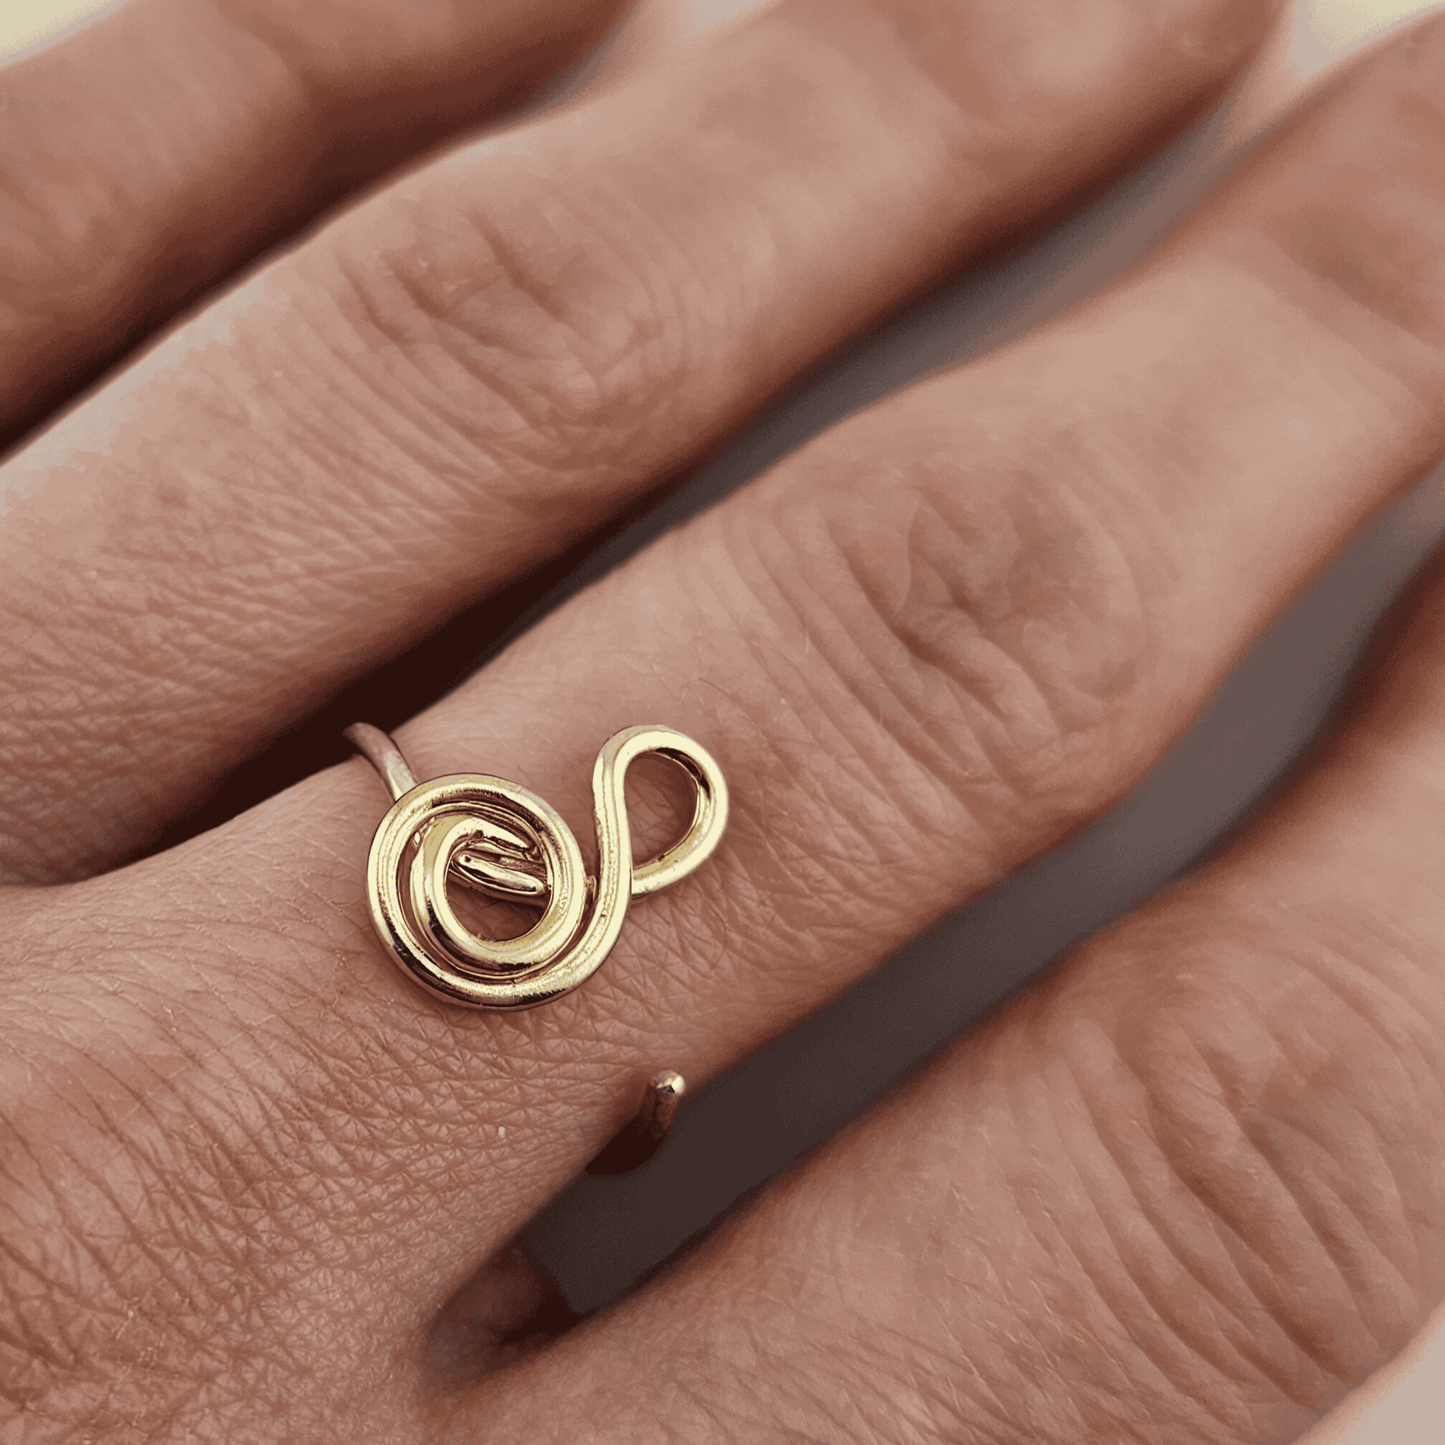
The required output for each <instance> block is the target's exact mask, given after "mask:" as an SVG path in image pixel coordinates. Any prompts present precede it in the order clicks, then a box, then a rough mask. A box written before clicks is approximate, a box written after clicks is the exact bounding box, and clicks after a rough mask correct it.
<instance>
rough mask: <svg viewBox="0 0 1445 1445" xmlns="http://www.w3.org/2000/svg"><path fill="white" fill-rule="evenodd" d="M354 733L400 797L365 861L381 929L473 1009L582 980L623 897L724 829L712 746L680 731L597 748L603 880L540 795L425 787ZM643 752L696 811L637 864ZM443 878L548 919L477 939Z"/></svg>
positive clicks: (636, 733)
mask: <svg viewBox="0 0 1445 1445" xmlns="http://www.w3.org/2000/svg"><path fill="white" fill-rule="evenodd" d="M346 737H347V738H348V739H350V741H351V742H352V743H353V744H354V745H355V746H356V749H357V751H358V752H360V753H361V754H362V755H363V756H364V757H366V759H367V760H368V761H369V762H370V763H371V764H372V766H373V767H374V768H375V769H376V770H377V772H378V773H379V774H380V775H381V778H382V780H383V781H384V782H385V783H386V785H387V787H388V789H389V790H390V792H391V795H392V798H393V799H394V801H393V803H392V806H391V809H390V810H389V811H388V812H387V814H386V816H385V817H384V818H383V819H382V820H381V823H380V825H379V826H378V827H377V830H376V836H375V837H374V838H373V839H372V843H371V856H370V858H369V859H368V861H367V870H366V877H367V897H368V902H369V904H370V907H371V920H372V923H373V925H374V926H375V928H376V932H377V936H378V937H379V938H380V939H381V941H382V942H383V943H384V944H385V945H386V947H387V950H388V952H389V953H390V954H391V956H392V957H393V958H394V959H395V960H396V962H397V964H398V965H399V966H400V967H401V968H402V969H403V970H404V971H405V972H406V973H407V974H409V975H410V976H411V977H412V978H413V979H415V980H416V982H417V983H419V984H421V985H422V987H423V988H425V989H427V990H428V991H430V992H431V993H433V994H435V995H437V997H439V998H443V999H446V1000H447V1001H448V1002H450V1003H457V1004H463V1005H466V1006H468V1007H471V1008H496V1009H514V1008H535V1007H536V1006H537V1005H538V1004H543V1003H547V1002H549V1001H550V1000H552V999H554V998H559V997H561V995H562V994H564V993H568V992H570V991H571V990H572V989H574V988H576V987H577V985H578V984H580V983H583V982H585V981H586V980H587V979H588V978H590V977H591V976H592V975H593V974H594V973H595V972H596V971H597V969H598V967H599V966H600V965H601V963H602V961H603V960H604V959H605V958H606V957H607V955H608V954H609V953H610V952H611V951H612V947H613V945H614V944H615V943H616V942H617V937H618V935H619V933H621V931H622V924H623V922H624V920H625V919H626V917H627V907H628V904H629V902H630V901H631V900H632V899H633V898H635V897H639V896H641V895H643V894H646V893H655V892H657V891H658V890H659V889H662V888H667V887H669V886H670V885H671V884H673V883H677V882H679V881H680V880H682V879H683V878H685V877H687V875H688V874H689V873H691V872H692V871H693V869H695V868H697V867H698V866H699V865H700V864H702V863H704V862H705V861H706V860H707V858H708V857H709V856H710V855H711V854H712V852H713V850H714V849H715V848H716V847H717V845H718V843H719V842H720V841H721V839H722V835H723V830H724V828H726V826H727V814H728V793H727V783H726V782H725V781H724V779H723V775H722V770H721V769H720V768H719V767H718V765H717V763H716V762H715V761H714V760H713V758H712V757H711V755H710V754H709V753H708V752H707V750H706V749H705V748H703V747H701V746H700V745H699V744H697V743H695V742H694V741H693V740H692V739H691V738H689V737H686V736H684V735H683V734H682V733H680V732H677V731H675V730H674V729H673V728H668V727H661V726H656V725H648V726H643V727H632V728H626V729H624V730H623V731H622V732H620V733H617V734H616V735H615V736H613V737H611V738H609V739H608V741H607V743H606V745H605V746H604V747H603V749H602V751H601V752H600V753H599V754H598V755H597V763H596V766H595V767H594V768H593V770H592V796H593V808H594V813H595V818H596V827H597V854H598V868H597V877H596V878H595V879H593V878H591V877H589V876H588V874H587V871H586V865H585V863H584V861H583V858H582V850H581V848H580V847H579V846H578V844H577V839H576V837H575V836H574V835H573V833H572V831H571V829H570V828H568V826H567V824H566V823H565V822H564V821H563V819H562V817H561V815H560V814H559V813H558V812H557V811H556V810H555V809H554V808H552V807H551V806H550V805H549V804H548V803H546V802H544V801H543V799H541V798H539V797H538V796H537V795H536V794H535V793H532V792H529V791H528V790H527V789H526V788H523V787H520V786H519V785H518V784H516V783H510V782H508V781H507V780H506V779H504V778H495V777H491V776H490V775H488V774H485V773H454V774H451V775H450V776H448V777H444V778H434V779H433V780H432V781H431V782H428V783H418V782H417V780H416V776H415V774H414V773H413V772H412V770H411V768H410V767H409V766H408V765H407V762H406V759H405V758H404V757H403V756H402V754H401V750H400V749H399V748H398V747H397V746H396V744H395V743H394V742H393V741H392V740H391V738H389V737H388V736H387V735H386V734H385V733H384V732H382V731H381V730H380V729H379V728H374V727H372V726H370V725H369V724H367V723H357V724H355V725H353V726H352V727H349V728H347V730H346ZM648 753H655V754H657V755H658V756H659V757H663V758H666V759H667V760H668V761H670V762H672V763H674V764H676V765H677V766H678V767H679V768H681V769H682V771H683V772H684V773H685V774H686V775H687V776H688V778H689V779H691V781H692V783H693V786H694V789H695V794H694V806H693V816H692V822H691V824H690V825H689V826H688V829H687V831H686V832H685V833H684V834H683V836H682V838H681V839H680V840H679V841H678V842H677V843H675V844H674V845H673V846H672V847H671V848H669V849H667V850H666V851H665V852H664V853H662V854H660V855H659V856H658V857H656V858H654V859H652V860H651V861H650V862H648V863H643V864H639V865H636V866H634V864H633V862H632V832H631V828H630V827H629V825H628V820H627V800H626V796H625V793H624V785H625V782H626V777H627V769H628V768H629V767H630V766H631V765H632V763H634V762H635V761H636V760H637V759H638V758H640V757H642V756H644V755H646V754H648ZM449 882H454V883H460V884H462V885H463V886H465V887H468V888H472V889H475V890H477V891H478V892H481V893H485V894H488V895H490V896H492V897H495V898H502V899H506V900H509V901H510V902H513V903H522V904H527V905H530V906H533V907H539V908H541V910H542V915H541V917H540V918H539V919H538V920H537V922H536V923H535V924H534V925H533V926H532V927H531V928H530V929H528V931H527V932H526V933H524V934H522V935H521V936H520V937H518V938H510V939H489V938H481V937H478V936H477V935H476V934H474V933H472V932H471V931H470V930H469V929H467V928H466V927H465V926H464V925H463V924H462V922H461V920H460V919H459V918H458V917H457V914H456V911H455V909H454V908H453V906H452V904H451V901H450V900H449V899H448V897H447V886H448V883H449Z"/></svg>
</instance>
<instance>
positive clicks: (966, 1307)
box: [442, 562, 1445, 1445]
mask: <svg viewBox="0 0 1445 1445" xmlns="http://www.w3.org/2000/svg"><path fill="white" fill-rule="evenodd" d="M1396 627H1397V628H1398V629H1399V631H1398V635H1397V636H1396V637H1395V638H1394V640H1393V645H1392V646H1391V647H1390V649H1389V652H1388V656H1387V658H1386V659H1385V660H1384V662H1383V664H1382V665H1381V666H1380V667H1379V668H1378V669H1377V670H1375V671H1374V672H1373V673H1372V674H1371V675H1369V676H1368V677H1366V678H1365V679H1364V680H1363V681H1362V683H1361V685H1360V687H1359V688H1358V690H1357V693H1356V702H1357V706H1358V707H1359V709H1360V711H1359V712H1358V714H1357V715H1356V716H1355V717H1354V718H1353V719H1352V721H1351V722H1350V724H1349V725H1348V726H1347V728H1346V729H1345V730H1344V731H1343V733H1342V735H1340V736H1338V737H1337V738H1335V739H1334V740H1333V741H1332V743H1331V745H1330V746H1329V747H1328V749H1327V750H1326V751H1325V753H1324V756H1323V757H1322V758H1320V759H1319V761H1318V762H1317V763H1316V764H1315V766H1314V767H1313V769H1312V771H1311V773H1310V775H1309V776H1308V777H1307V779H1306V780H1305V781H1304V782H1303V783H1302V784H1301V785H1300V786H1298V787H1297V788H1296V789H1294V790H1293V791H1292V793H1291V795H1290V796H1289V797H1288V798H1287V799H1285V800H1284V801H1283V802H1282V803H1280V804H1278V805H1276V806H1275V807H1274V808H1273V809H1271V811H1270V812H1269V814H1268V815H1267V816H1266V817H1265V818H1264V819H1263V820H1262V821H1261V822H1260V823H1258V824H1257V825H1256V826H1255V827H1254V828H1253V829H1252V830H1251V831H1250V833H1249V834H1248V835H1247V836H1246V837H1245V838H1243V839H1242V840H1240V841H1239V842H1238V843H1236V844H1235V845H1234V846H1233V847H1231V848H1230V850H1229V851H1228V852H1227V854H1226V855H1224V856H1223V857H1222V858H1220V859H1219V860H1217V861H1215V862H1214V863H1212V864H1211V865H1210V866H1209V867H1207V868H1206V869H1204V870H1203V871H1202V872H1201V873H1199V874H1198V875H1196V876H1195V877H1193V878H1192V879H1189V880H1187V881H1186V882H1185V883H1184V884H1182V885H1179V886H1176V887H1175V888H1174V889H1172V890H1170V891H1169V892H1168V893H1166V894H1165V895H1164V896H1163V897H1161V898H1159V899H1157V900H1156V901H1155V902H1153V903H1152V904H1151V905H1149V906H1148V907H1146V908H1145V909H1143V910H1141V911H1140V912H1138V913H1137V914H1135V915H1133V916H1132V917H1130V918H1128V919H1126V920H1124V921H1123V922H1122V923H1119V924H1116V925H1115V926H1113V927H1112V928H1110V929H1109V930H1108V931H1106V932H1105V933H1104V934H1103V935H1102V936H1101V937H1099V938H1097V939H1095V940H1093V941H1092V942H1090V943H1089V944H1088V945H1087V946H1086V947H1085V948H1083V949H1082V950H1080V951H1079V952H1078V953H1077V954H1076V955H1075V956H1074V957H1072V958H1071V959H1070V960H1068V961H1067V962H1066V963H1065V964H1064V965H1063V966H1062V967H1061V968H1060V969H1059V970H1058V971H1057V972H1056V973H1054V974H1053V975H1052V976H1050V977H1049V978H1047V979H1046V980H1045V981H1043V982H1042V983H1041V984H1039V985H1036V986H1035V987H1033V988H1031V989H1030V990H1029V991H1028V992H1026V993H1025V994H1023V995H1022V996H1019V997H1017V998H1015V999H1014V1000H1013V1001H1011V1002H1010V1003H1009V1004H1008V1005H1007V1006H1006V1007H1005V1008H1004V1009H1003V1010H1002V1011H1001V1012H1000V1013H999V1014H998V1015H996V1016H995V1017H994V1018H993V1019H991V1020H990V1021H989V1022H988V1023H987V1024H986V1025H985V1026H984V1027H983V1028H982V1029H980V1030H978V1031H976V1032H975V1033H974V1034H973V1035H971V1036H970V1037H969V1038H968V1039H966V1040H964V1041H963V1042H961V1043H960V1044H957V1045H955V1046H954V1047H953V1048H952V1049H951V1050H950V1051H949V1052H948V1053H947V1054H946V1055H944V1056H943V1057H942V1058H941V1059H939V1060H938V1061H937V1062H936V1063H934V1064H933V1065H932V1066H931V1067H930V1068H929V1069H928V1070H927V1071H926V1072H925V1073H924V1074H923V1075H922V1076H921V1077H919V1078H918V1079H916V1080H915V1081H913V1082H912V1083H910V1084H909V1085H908V1086H907V1087H906V1088H904V1089H902V1090H901V1091H899V1092H898V1093H896V1094H895V1095H894V1096H893V1097H892V1098H890V1099H889V1100H888V1101H887V1102H886V1103H885V1104H884V1105H882V1106H881V1107H879V1108H876V1109H874V1110H873V1111H871V1112H870V1114H868V1115H867V1116H865V1117H864V1119H862V1120H861V1121H859V1122H858V1123H857V1124H855V1125H854V1126H853V1127H852V1128H851V1129H850V1130H849V1131H848V1132H847V1133H846V1134H845V1135H843V1136H842V1137H841V1138H839V1139H838V1140H836V1141H835V1142H833V1143H832V1144H831V1145H829V1146H828V1147H827V1148H826V1149H825V1150H824V1151H823V1152H822V1153H821V1154H820V1155H817V1156H815V1157H814V1158H813V1159H812V1160H810V1161H809V1163H808V1164H807V1165H806V1166H805V1167H804V1168H803V1169H802V1170H800V1171H798V1172H797V1173H796V1174H794V1175H793V1176H791V1177H789V1178H788V1179H786V1180H785V1181H784V1182H782V1183H781V1184H779V1185H777V1186H774V1187H773V1188H772V1189H771V1190H769V1191H768V1192H767V1194H765V1195H764V1196H763V1197H762V1198H761V1199H760V1200H758V1201H757V1202H755V1203H754V1204H753V1205H751V1206H750V1207H749V1208H748V1209H747V1210H746V1212H745V1213H743V1214H742V1215H741V1216H740V1217H738V1218H736V1219H735V1220H734V1221H732V1222H731V1224H730V1225H729V1226H728V1227H727V1228H726V1229H725V1230H724V1231H723V1232H722V1233H721V1234H720V1235H719V1236H717V1237H715V1238H714V1239H713V1240H711V1241H709V1243H708V1244H707V1245H706V1246H705V1247H704V1248H702V1249H701V1250H700V1251H698V1252H697V1253H696V1254H694V1255H693V1256H692V1257H690V1258H687V1259H685V1260H684V1261H682V1262H681V1263H680V1264H679V1265H677V1266H675V1267H674V1268H673V1269H672V1270H671V1271H670V1273H669V1274H668V1275H666V1276H665V1277H664V1278H663V1279H662V1280H661V1281H659V1283H658V1284H657V1285H655V1286H654V1287H653V1288H652V1289H650V1290H649V1291H648V1292H647V1293H645V1294H644V1295H643V1296H642V1297H641V1298H638V1299H635V1300H633V1301H629V1302H627V1303H625V1304H624V1305H623V1306H622V1307H621V1308H619V1309H618V1310H616V1311H614V1312H613V1313H612V1315H611V1316H610V1317H609V1318H607V1319H606V1320H605V1321H602V1322H599V1323H598V1324H597V1325H596V1326H594V1327H593V1328H591V1329H588V1330H584V1331H580V1332H579V1333H578V1334H577V1335H576V1336H574V1337H571V1338H569V1339H568V1340H566V1341H565V1342H563V1343H561V1344H560V1345H557V1346H555V1347H553V1348H552V1349H551V1350H550V1351H549V1352H548V1353H547V1354H546V1355H545V1356H543V1357H542V1358H539V1359H537V1360H535V1361H533V1362H531V1363H530V1364H529V1365H528V1366H526V1367H524V1368H522V1369H520V1370H519V1371H518V1372H516V1373H514V1374H513V1375H511V1376H509V1377H507V1378H506V1379H505V1381H499V1382H498V1383H497V1387H496V1388H495V1389H489V1390H488V1391H487V1392H486V1394H485V1395H484V1396H483V1397H480V1398H477V1399H474V1400H472V1401H470V1402H468V1405H467V1407H466V1408H465V1409H461V1410H459V1411H458V1414H457V1420H456V1425H457V1429H458V1431H459V1432H464V1431H465V1428H466V1425H467V1423H468V1422H470V1423H472V1424H473V1425H474V1424H475V1421H476V1419H477V1418H478V1416H477V1414H476V1413H474V1411H477V1410H484V1411H485V1418H486V1420H487V1427H488V1430H489V1431H490V1432H492V1434H493V1436H494V1437H495V1438H497V1439H513V1438H524V1437H525V1438H527V1439H530V1440H552V1439H558V1440H560V1439H567V1438H571V1436H570V1434H569V1430H572V1429H575V1426H576V1423H577V1422H578V1421H581V1420H585V1421H586V1422H587V1432H588V1435H589V1438H592V1439H597V1440H614V1439H615V1440H628V1441H645V1440H649V1439H652V1438H654V1437H653V1435H652V1434H651V1433H649V1432H650V1431H651V1429H652V1422H653V1421H655V1420H658V1419H664V1418H665V1419H666V1420H667V1422H668V1427H669V1430H670V1431H671V1434H670V1435H669V1436H668V1438H671V1439H690V1438H704V1439H711V1438H713V1437H714V1435H715V1434H718V1435H721V1436H723V1437H725V1438H727V1439H730V1440H749V1439H754V1438H758V1439H762V1438H777V1436H778V1435H780V1434H787V1433H789V1432H792V1433H795V1434H796V1435H797V1437H798V1438H802V1439H813V1438H825V1437H826V1436H827V1431H828V1429H829V1428H830V1427H836V1426H838V1424H839V1423H840V1422H847V1423H848V1424H849V1425H850V1426H851V1430H850V1432H849V1433H852V1434H866V1435H867V1437H868V1438H870V1439H875V1438H876V1439H878V1440H880V1441H883V1442H887V1441H904V1440H907V1441H910V1442H915V1441H945V1440H948V1441H962V1440H968V1441H983V1440H987V1441H1014V1440H1020V1441H1021V1440H1028V1441H1031V1442H1039V1445H1046V1442H1054V1441H1058V1442H1064V1441H1068V1442H1073V1441H1077V1440H1081V1439H1083V1440H1094V1439H1098V1440H1114V1439H1129V1440H1135V1439H1139V1440H1165V1439H1167V1440H1170V1441H1189V1442H1191V1445H1210V1442H1220V1445H1224V1442H1235V1441H1246V1440H1247V1441H1251V1442H1257V1445H1270V1442H1276V1441H1277V1442H1284V1441H1288V1440H1293V1439H1294V1438H1295V1437H1296V1436H1297V1435H1298V1433H1299V1432H1300V1431H1301V1430H1303V1429H1304V1428H1305V1427H1306V1426H1307V1425H1308V1424H1309V1423H1310V1422H1311V1421H1313V1420H1314V1419H1315V1418H1317V1417H1318V1416H1319V1415H1320V1414H1322V1413H1323V1412H1324V1411H1326V1410H1327V1409H1329V1408H1330V1406H1331V1405H1333V1404H1334V1403H1335V1402H1336V1401H1337V1400H1339V1399H1340V1398H1341V1396H1342V1395H1343V1394H1344V1393H1345V1392H1346V1391H1347V1390H1349V1389H1350V1388H1352V1387H1353V1386H1354V1385H1355V1384H1357V1383H1359V1382H1360V1381H1361V1380H1363V1379H1364V1378H1365V1377H1366V1376H1367V1375H1368V1374H1370V1373H1371V1372H1372V1371H1373V1370H1375V1369H1376V1368H1378V1367H1379V1366H1380V1365H1382V1364H1383V1363H1384V1362H1385V1361H1386V1360H1388V1359H1389V1358H1390V1357H1391V1356H1392V1355H1393V1354H1394V1353H1395V1352H1396V1351H1398V1350H1399V1349H1401V1348H1402V1347H1403V1346H1404V1344H1405V1343H1406V1342H1407V1341H1408V1340H1409V1338H1410V1337H1411V1335H1412V1334H1413V1333H1414V1332H1415V1331H1416V1330H1417V1329H1418V1328H1420V1326H1421V1325H1422V1324H1423V1323H1424V1321H1425V1320H1426V1318H1427V1317H1428V1315H1429V1314H1430V1312H1431V1311H1432V1310H1433V1309H1434V1307H1435V1306H1436V1305H1437V1304H1438V1302H1439V1301H1440V1299H1441V1296H1442V1293H1445V1123H1442V1120H1445V1109H1442V1105H1445V987H1442V966H1445V887H1442V867H1441V858H1442V850H1445V566H1442V565H1441V564H1440V563H1439V562H1437V563H1436V564H1435V566H1434V576H1433V578H1432V579H1431V581H1430V583H1429V586H1428V590H1427V591H1426V592H1425V595H1424V596H1423V598H1420V599H1417V600H1415V601H1414V602H1412V603H1411V605H1410V608H1409V615H1408V618H1407V620H1406V621H1405V622H1404V624H1403V626H1402V627H1401V626H1400V624H1398V623H1397V624H1396ZM741 1338H745V1339H746V1351H747V1362H748V1364H747V1370H746V1383H745V1384H744V1382H743V1380H742V1378H741V1377H740V1376H741V1372H740V1362H739V1357H738V1353H737V1350H738V1341H739V1340H740V1339H741ZM622 1362H625V1366H624V1365H623V1364H622ZM624 1369H625V1382H626V1383H625V1388H619V1385H620V1381H621V1378H622V1372H623V1370H624ZM563 1380H565V1381H566V1389H565V1390H561V1389H559V1388H558V1385H559V1383H560V1382H561V1381H563ZM442 1438H449V1437H445V1436H443V1437H442ZM458 1438H460V1436H458Z"/></svg>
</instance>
